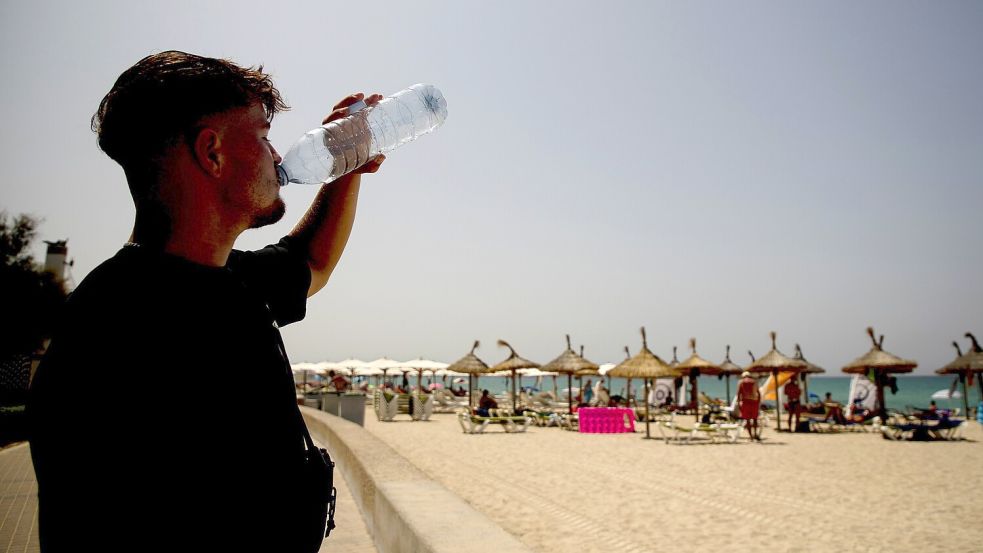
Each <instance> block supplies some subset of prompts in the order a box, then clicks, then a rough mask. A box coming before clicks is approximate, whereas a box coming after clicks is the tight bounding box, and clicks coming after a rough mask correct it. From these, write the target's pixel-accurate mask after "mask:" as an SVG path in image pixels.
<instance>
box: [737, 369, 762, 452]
mask: <svg viewBox="0 0 983 553" xmlns="http://www.w3.org/2000/svg"><path fill="white" fill-rule="evenodd" d="M737 407H738V409H739V410H740V412H741V418H742V419H744V421H745V424H744V427H745V428H746V429H747V433H748V437H749V438H750V439H751V440H752V441H753V440H757V441H759V442H760V441H761V434H760V433H759V431H758V410H759V408H760V407H761V394H760V393H759V391H758V382H757V381H756V380H755V379H754V378H752V377H751V373H749V372H748V371H744V372H743V373H741V382H740V383H739V384H738V385H737Z"/></svg>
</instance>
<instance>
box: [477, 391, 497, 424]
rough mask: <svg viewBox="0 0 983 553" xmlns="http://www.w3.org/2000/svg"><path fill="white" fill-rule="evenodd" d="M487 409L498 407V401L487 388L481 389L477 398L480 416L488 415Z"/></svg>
mask: <svg viewBox="0 0 983 553" xmlns="http://www.w3.org/2000/svg"><path fill="white" fill-rule="evenodd" d="M489 409H498V402H497V401H495V398H493V397H491V396H490V395H489V394H488V390H482V391H481V398H480V399H479V400H478V410H477V412H478V414H479V415H481V416H482V417H487V416H489V414H488V410H489Z"/></svg>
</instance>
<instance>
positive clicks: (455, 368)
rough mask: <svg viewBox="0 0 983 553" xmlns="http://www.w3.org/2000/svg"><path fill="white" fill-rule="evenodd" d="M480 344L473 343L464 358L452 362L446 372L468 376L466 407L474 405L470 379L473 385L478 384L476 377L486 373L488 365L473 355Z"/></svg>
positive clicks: (476, 341)
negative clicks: (472, 380) (472, 378)
mask: <svg viewBox="0 0 983 553" xmlns="http://www.w3.org/2000/svg"><path fill="white" fill-rule="evenodd" d="M480 345H481V342H479V341H478V340H475V341H474V345H473V346H471V352H470V353H468V354H467V355H465V356H464V357H462V358H460V359H458V360H457V361H454V362H453V363H451V364H450V366H448V367H447V370H448V371H451V372H458V373H464V374H466V375H468V407H471V406H473V405H474V394H473V393H471V392H472V391H474V386H472V384H471V377H472V376H473V377H474V379H475V380H474V383H475V384H477V383H478V375H480V374H482V373H486V372H488V370H489V369H488V365H487V364H485V362H484V361H482V360H481V359H478V356H477V355H475V354H474V350H476V349H478V346H480Z"/></svg>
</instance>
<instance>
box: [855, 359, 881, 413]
mask: <svg viewBox="0 0 983 553" xmlns="http://www.w3.org/2000/svg"><path fill="white" fill-rule="evenodd" d="M874 374H875V376H874V381H875V384H876V385H877V414H878V415H879V416H880V417H881V420H882V421H886V420H887V409H885V408H884V378H882V375H881V371H877V372H876V373H874ZM851 401H852V399H851Z"/></svg>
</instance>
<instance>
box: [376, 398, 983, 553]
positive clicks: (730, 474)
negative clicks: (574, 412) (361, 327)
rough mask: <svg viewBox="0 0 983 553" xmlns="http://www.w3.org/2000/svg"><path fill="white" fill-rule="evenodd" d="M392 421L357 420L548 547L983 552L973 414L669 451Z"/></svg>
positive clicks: (621, 439)
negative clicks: (927, 424) (968, 419)
mask: <svg viewBox="0 0 983 553" xmlns="http://www.w3.org/2000/svg"><path fill="white" fill-rule="evenodd" d="M400 418H401V419H402V420H397V421H396V422H389V423H383V422H379V421H377V420H376V418H375V416H374V414H373V413H372V411H371V409H369V410H368V411H367V412H366V417H365V427H366V429H367V430H368V431H369V432H371V433H372V434H374V435H376V436H378V437H379V438H380V439H382V440H384V441H385V442H386V443H388V444H390V445H391V446H392V447H393V448H394V449H395V450H396V451H397V452H398V453H399V454H401V455H403V456H404V457H406V458H407V459H408V460H409V461H410V462H412V463H413V464H414V465H416V466H417V467H419V468H420V469H421V470H423V471H424V472H425V473H426V474H427V475H429V476H430V477H431V478H433V479H434V480H436V481H438V482H440V483H441V484H443V485H444V486H446V487H447V488H448V489H450V490H451V491H452V492H454V493H456V494H458V495H459V496H461V497H463V498H464V499H465V500H466V501H467V502H468V503H470V504H471V505H473V506H474V507H475V508H476V509H477V510H479V511H480V512H482V513H484V514H486V515H487V516H489V517H490V518H491V519H492V520H494V521H495V522H496V523H498V524H500V525H501V526H502V527H503V528H504V529H505V530H507V531H508V532H510V533H511V534H513V535H515V536H516V537H517V538H519V539H520V540H521V541H522V542H524V543H525V544H527V545H528V546H529V547H531V548H532V549H533V550H535V551H539V552H543V553H560V552H563V553H567V552H570V551H578V552H581V551H582V552H604V551H619V552H628V551H639V552H641V551H666V550H672V551H719V550H732V549H734V548H739V549H740V550H745V551H803V552H805V551H846V552H853V551H863V552H881V551H883V552H897V551H919V552H920V551H979V550H980V547H983V545H981V543H983V528H981V526H980V525H979V512H980V510H981V508H983V483H981V482H983V481H981V479H980V478H978V477H977V475H976V474H975V470H977V469H978V467H979V466H980V461H981V460H983V431H981V429H980V425H979V424H977V423H975V422H972V423H969V424H968V427H967V428H966V431H965V433H964V436H965V437H966V438H967V440H964V441H961V442H946V443H942V442H894V441H889V440H885V439H882V438H881V437H880V436H879V435H876V434H868V433H861V432H841V433H834V434H788V433H782V434H776V433H775V432H774V431H773V430H772V429H766V430H765V433H764V442H763V443H761V444H756V443H749V442H747V441H746V439H743V438H742V439H741V440H740V441H739V442H738V443H736V444H726V443H718V444H715V445H711V444H710V443H709V441H706V440H703V441H700V442H698V443H696V442H695V443H693V444H690V445H675V444H670V445H666V444H665V443H663V441H662V440H645V439H643V436H644V425H639V430H640V432H636V433H635V434H578V433H575V432H569V431H564V430H560V429H557V428H553V427H551V428H539V427H530V429H529V430H528V432H526V433H516V434H506V433H504V432H502V431H501V429H491V430H489V431H488V432H487V433H486V434H484V435H466V434H463V433H462V432H461V428H460V426H459V425H458V422H457V420H456V418H455V417H454V415H446V414H442V415H435V416H434V419H433V420H431V421H429V422H411V421H410V420H409V419H408V418H406V417H405V416H402V417H400ZM652 430H653V435H654V436H657V435H658V434H657V432H656V430H655V428H654V427H653V429H652ZM447 524H448V525H452V524H454V521H453V520H448V521H447ZM475 541H476V549H475V550H476V551H480V550H481V549H480V541H481V536H475Z"/></svg>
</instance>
